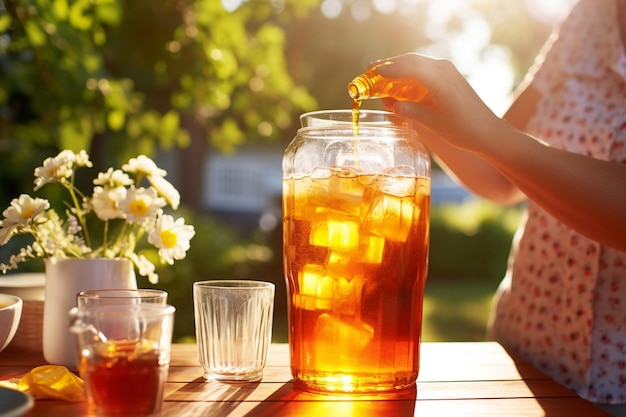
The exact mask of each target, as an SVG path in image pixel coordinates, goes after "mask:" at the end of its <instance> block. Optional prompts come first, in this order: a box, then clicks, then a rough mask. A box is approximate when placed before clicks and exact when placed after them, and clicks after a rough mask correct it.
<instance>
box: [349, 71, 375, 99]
mask: <svg viewBox="0 0 626 417" xmlns="http://www.w3.org/2000/svg"><path fill="white" fill-rule="evenodd" d="M372 88H373V85H372V82H371V80H370V79H369V78H367V77H364V76H363V75H359V76H358V77H356V78H355V79H354V80H352V81H351V82H350V84H348V94H349V95H350V97H352V99H354V100H365V99H368V98H370V97H371V96H372Z"/></svg>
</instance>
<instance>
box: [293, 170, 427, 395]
mask: <svg viewBox="0 0 626 417" xmlns="http://www.w3.org/2000/svg"><path fill="white" fill-rule="evenodd" d="M407 168H410V167H399V168H390V169H389V170H388V171H386V172H382V173H378V174H368V173H365V172H359V170H358V169H357V168H355V167H330V168H317V169H316V170H314V171H313V172H312V174H311V175H309V176H303V177H287V178H284V179H283V205H284V207H283V215H284V225H283V226H284V228H283V230H284V261H285V275H286V278H287V284H288V296H289V297H290V300H289V329H290V330H289V331H290V334H289V339H290V343H291V367H292V374H293V376H294V378H295V380H296V382H297V383H299V384H302V385H304V387H305V388H309V389H313V390H321V391H338V392H372V391H391V390H396V389H401V388H405V387H409V386H412V385H413V384H414V383H415V380H416V378H417V374H418V368H419V347H420V335H421V321H422V299H423V290H424V284H425V280H426V271H427V263H428V261H427V260H428V240H429V226H428V225H429V208H430V179H429V178H426V177H419V176H417V175H416V174H411V170H410V169H407Z"/></svg>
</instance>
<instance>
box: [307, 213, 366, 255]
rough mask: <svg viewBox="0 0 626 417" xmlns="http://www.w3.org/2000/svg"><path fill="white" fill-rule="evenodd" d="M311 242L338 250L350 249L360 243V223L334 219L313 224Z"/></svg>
mask: <svg viewBox="0 0 626 417" xmlns="http://www.w3.org/2000/svg"><path fill="white" fill-rule="evenodd" d="M309 243H311V245H314V246H322V247H328V248H330V249H332V250H336V251H350V250H353V249H356V248H357V247H358V244H359V224H358V223H357V222H356V221H354V220H332V219H329V220H327V221H326V222H317V223H314V224H312V225H311V233H310V237H309Z"/></svg>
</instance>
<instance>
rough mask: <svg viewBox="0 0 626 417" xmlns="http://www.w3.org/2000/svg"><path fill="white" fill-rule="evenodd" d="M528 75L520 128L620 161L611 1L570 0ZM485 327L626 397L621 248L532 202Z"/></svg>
mask: <svg viewBox="0 0 626 417" xmlns="http://www.w3.org/2000/svg"><path fill="white" fill-rule="evenodd" d="M557 35H558V36H557ZM529 76H530V77H532V85H533V86H534V87H535V88H536V89H537V90H538V91H539V92H540V93H541V94H542V98H541V100H540V102H539V105H538V108H537V111H536V114H535V115H534V117H533V118H532V119H531V120H530V122H529V125H528V129H527V130H528V132H529V133H530V134H532V135H534V136H536V137H538V138H541V139H543V140H545V141H546V142H549V143H550V145H551V146H554V147H557V148H561V149H566V150H568V151H571V152H576V153H579V154H584V155H589V156H592V157H594V158H598V159H603V160H610V161H615V162H616V163H621V164H626V147H625V146H624V145H625V143H626V56H625V54H624V46H623V45H622V41H621V37H620V33H619V26H618V22H617V8H616V0H581V1H579V2H578V3H577V4H576V5H575V6H574V7H573V9H572V11H571V13H570V14H569V16H568V17H567V19H565V20H564V21H563V23H562V24H561V26H560V28H558V29H557V30H556V31H555V33H554V34H553V35H552V36H551V38H550V39H549V41H548V43H547V44H546V46H545V47H544V49H543V53H542V54H541V56H540V57H539V58H538V60H537V62H536V64H535V66H534V67H533V68H532V70H531V71H530V73H529ZM624 192H625V193H626V184H624ZM580 198H581V199H585V198H586V196H585V195H581V196H580ZM624 216H626V213H624ZM624 239H626V236H624ZM490 327H491V329H490V330H491V336H492V337H493V338H494V339H496V340H498V341H500V342H501V343H502V344H503V345H504V346H505V347H507V348H508V349H511V350H512V351H513V352H515V353H516V354H518V355H520V356H521V357H522V358H523V359H525V360H527V361H528V362H530V363H532V364H533V365H535V366H536V367H538V368H539V369H541V370H543V371H544V372H545V373H547V374H548V375H550V376H551V377H552V378H554V379H555V380H557V381H559V382H561V383H562V384H564V385H566V386H567V387H570V388H571V389H573V390H575V391H576V392H577V393H578V394H579V395H580V396H581V397H583V398H586V399H589V400H590V401H594V402H598V403H607V404H618V403H626V253H624V252H621V251H618V250H616V249H613V248H611V247H607V246H604V245H601V244H599V243H597V242H594V241H592V240H590V239H588V238H586V237H584V236H582V235H580V234H579V233H576V232H575V231H573V230H571V229H570V228H568V227H567V226H565V225H563V224H562V223H560V222H559V221H558V220H556V219H554V218H553V217H552V216H550V215H549V214H548V213H546V212H545V211H544V210H542V209H541V208H540V207H539V206H537V205H536V204H534V203H533V202H529V205H528V208H527V211H526V215H525V217H524V221H523V222H522V224H521V225H520V228H519V229H518V231H517V233H516V236H515V240H514V242H513V248H512V252H511V257H510V260H509V268H508V271H507V275H506V277H505V279H504V280H503V282H502V283H501V285H500V287H499V289H498V292H497V294H496V297H495V299H494V309H493V312H492V317H491V323H490Z"/></svg>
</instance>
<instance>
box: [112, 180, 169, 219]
mask: <svg viewBox="0 0 626 417" xmlns="http://www.w3.org/2000/svg"><path fill="white" fill-rule="evenodd" d="M165 204H167V203H166V202H165V199H164V198H162V197H159V196H158V195H157V191H156V189H154V188H152V187H149V188H143V187H140V188H135V187H130V188H129V189H128V192H127V193H126V198H125V199H124V200H122V201H120V205H119V208H120V210H122V211H123V212H124V214H125V215H126V220H128V221H129V222H137V223H141V222H143V221H144V220H146V219H149V218H153V217H155V216H156V215H157V213H158V211H159V210H160V209H161V208H162V207H164V206H165Z"/></svg>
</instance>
